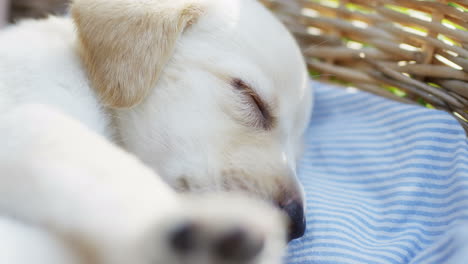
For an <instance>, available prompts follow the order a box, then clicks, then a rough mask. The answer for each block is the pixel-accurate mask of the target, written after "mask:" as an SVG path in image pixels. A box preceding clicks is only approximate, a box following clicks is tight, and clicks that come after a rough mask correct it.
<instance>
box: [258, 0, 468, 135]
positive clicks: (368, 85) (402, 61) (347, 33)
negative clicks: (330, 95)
mask: <svg viewBox="0 0 468 264" xmlns="http://www.w3.org/2000/svg"><path fill="white" fill-rule="evenodd" d="M261 1H262V2H263V3H264V4H265V5H266V6H267V7H269V8H270V9H271V10H273V11H274V12H275V13H276V14H277V16H278V17H279V18H280V19H281V20H282V21H283V22H284V23H285V25H286V26H287V27H288V28H289V29H290V30H291V32H292V33H293V34H294V35H295V37H296V38H297V40H298V42H299V44H300V45H301V48H302V50H303V53H304V55H305V57H306V61H307V64H308V66H309V68H310V70H311V72H312V73H313V74H316V75H319V77H320V79H321V80H325V81H338V82H340V83H341V84H343V85H346V86H353V87H357V88H359V89H362V90H365V91H369V92H372V93H375V94H377V95H380V96H384V97H387V98H390V99H393V100H397V101H400V102H405V103H420V104H424V105H426V106H428V107H434V108H438V109H443V110H445V111H448V112H450V113H452V114H453V115H454V116H455V117H456V118H457V119H458V120H459V121H460V123H461V124H462V125H463V126H464V128H465V130H467V131H468V31H467V29H468V1H467V0H450V1H448V0H419V1H417V0H261Z"/></svg>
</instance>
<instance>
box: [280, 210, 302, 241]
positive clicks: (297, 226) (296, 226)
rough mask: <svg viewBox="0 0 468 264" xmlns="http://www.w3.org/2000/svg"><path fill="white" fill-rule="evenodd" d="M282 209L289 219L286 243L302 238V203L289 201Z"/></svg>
mask: <svg viewBox="0 0 468 264" xmlns="http://www.w3.org/2000/svg"><path fill="white" fill-rule="evenodd" d="M282 209H283V211H284V212H286V214H287V215H288V216H289V219H290V223H289V236H288V241H291V240H293V239H297V238H300V237H302V236H303V235H304V233H305V230H306V221H305V217H304V206H303V203H302V202H300V201H291V202H289V203H287V204H286V205H285V206H283V207H282Z"/></svg>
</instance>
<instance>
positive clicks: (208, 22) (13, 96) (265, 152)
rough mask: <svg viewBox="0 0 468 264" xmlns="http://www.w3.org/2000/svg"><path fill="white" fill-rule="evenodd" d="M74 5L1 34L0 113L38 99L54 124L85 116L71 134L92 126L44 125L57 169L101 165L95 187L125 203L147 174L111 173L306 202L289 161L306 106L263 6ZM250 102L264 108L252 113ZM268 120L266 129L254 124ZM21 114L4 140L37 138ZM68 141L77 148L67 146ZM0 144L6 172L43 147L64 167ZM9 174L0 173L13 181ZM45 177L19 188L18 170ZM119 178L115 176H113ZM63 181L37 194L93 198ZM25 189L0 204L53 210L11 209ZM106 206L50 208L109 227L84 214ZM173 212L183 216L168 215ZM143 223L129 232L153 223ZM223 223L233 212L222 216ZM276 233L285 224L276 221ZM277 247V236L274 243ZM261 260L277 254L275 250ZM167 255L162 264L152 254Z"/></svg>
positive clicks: (248, 0)
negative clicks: (52, 139)
mask: <svg viewBox="0 0 468 264" xmlns="http://www.w3.org/2000/svg"><path fill="white" fill-rule="evenodd" d="M72 13H73V19H71V18H57V17H50V18H48V19H46V20H40V21H24V22H21V23H19V24H18V25H15V26H11V27H8V28H6V29H5V30H2V31H1V32H0V116H1V115H3V114H4V113H7V112H9V111H11V110H12V109H16V108H18V107H21V106H22V105H27V104H31V103H34V104H42V105H47V106H49V107H52V108H54V109H57V111H59V112H62V113H63V115H65V116H66V118H59V120H62V121H63V122H64V124H65V123H68V122H67V121H65V120H66V119H67V120H68V119H70V120H74V121H72V123H80V124H81V125H80V126H79V127H76V129H77V130H79V131H83V128H82V126H84V127H86V129H89V130H90V131H87V130H86V129H85V130H86V131H87V132H84V133H78V132H76V133H74V132H73V131H72V130H73V129H67V128H62V127H61V125H60V124H59V123H60V122H62V121H59V122H57V123H55V124H54V125H53V126H52V127H51V128H48V129H50V130H47V129H46V128H47V127H43V128H42V129H43V130H42V131H47V133H49V132H50V133H51V135H55V136H57V138H58V141H59V142H61V143H59V144H58V145H57V146H56V148H58V149H61V150H60V151H59V152H57V153H59V154H64V155H65V156H66V157H68V158H67V162H66V163H64V164H65V165H69V167H67V166H64V168H62V169H64V170H66V171H67V172H73V171H75V170H77V169H78V168H81V167H84V168H86V167H87V166H90V167H91V168H93V170H91V171H86V172H84V173H83V174H84V175H89V176H88V177H87V178H86V179H88V180H92V179H93V177H97V179H99V176H100V175H101V173H104V175H107V176H106V177H107V180H105V181H103V182H97V183H96V184H97V185H96V186H97V187H96V188H97V189H99V190H101V191H105V190H107V189H109V190H108V191H109V192H111V193H112V195H116V196H120V195H124V196H125V197H127V198H128V199H130V200H132V199H134V198H132V197H130V196H131V195H133V194H134V193H135V192H136V190H137V189H138V188H139V187H144V185H145V184H143V183H142V182H140V184H137V183H135V185H132V178H128V177H124V175H121V174H122V173H124V172H127V174H128V175H140V174H142V175H146V176H144V177H146V178H147V180H148V181H149V178H156V179H157V180H156V181H157V182H159V183H158V184H159V187H157V186H155V189H158V188H162V189H164V190H165V191H164V192H166V191H167V192H172V191H171V190H167V189H168V188H166V187H167V186H166V187H160V186H165V185H164V184H163V183H162V181H163V182H164V183H167V184H169V186H171V187H172V188H173V189H175V190H178V191H184V192H190V193H197V194H198V193H212V192H215V193H217V192H231V191H239V190H241V191H243V192H245V193H247V194H248V196H253V197H255V198H257V199H260V200H264V201H266V202H267V203H268V204H269V205H270V206H275V207H279V206H282V205H285V204H287V203H288V202H290V201H299V202H301V203H302V202H303V201H302V200H303V194H302V188H301V186H300V184H299V183H298V180H297V177H296V162H297V161H298V159H299V158H300V152H301V145H302V144H301V143H302V135H303V133H304V131H305V129H306V127H307V124H308V121H309V118H310V111H311V107H312V95H311V91H310V89H309V88H308V87H309V83H308V78H307V76H308V73H307V70H306V67H305V63H304V60H303V58H302V56H301V53H300V50H299V47H298V46H297V44H296V43H295V41H294V40H293V38H292V36H291V35H290V34H289V33H288V31H287V30H286V29H285V27H284V26H283V25H281V24H280V23H279V22H278V21H277V19H276V18H274V17H273V15H272V14H270V13H269V12H268V11H267V10H266V9H265V8H263V7H262V6H261V5H260V4H259V3H257V2H256V1H254V0H113V1H110V0H94V1H91V0H76V1H74V5H73V10H72ZM240 84H242V85H240ZM244 84H245V85H244ZM253 95H254V96H253ZM256 100H261V101H262V104H263V105H265V106H268V107H264V108H263V109H260V107H259V106H258V102H257V101H256ZM265 109H268V112H269V113H268V115H266V114H265ZM40 113H44V112H40ZM44 115H46V114H45V113H44ZM267 117H269V118H267ZM36 118H38V117H37V116H36ZM266 119H269V120H266ZM36 121H37V120H36ZM267 121H269V122H268V123H269V124H270V123H271V126H262V125H258V124H263V123H267ZM270 121H271V122H270ZM1 122H4V121H1ZM5 122H6V121H5ZM17 122H18V125H19V126H18V127H16V128H15V129H16V130H15V131H18V132H21V131H23V132H24V133H25V134H24V135H25V138H23V141H21V140H20V138H17V137H15V135H14V134H10V135H9V137H7V136H5V134H1V132H2V131H0V135H1V136H0V139H1V140H3V141H6V142H10V143H15V142H19V143H20V142H30V143H31V144H32V145H34V144H35V141H34V139H35V138H36V137H35V136H34V133H32V132H33V131H34V127H33V126H30V125H27V124H25V126H24V127H21V124H22V122H23V121H17ZM24 123H27V122H24ZM38 123H40V122H38ZM10 124H12V123H10ZM44 124H50V123H47V122H45V123H44ZM0 125H2V124H0ZM5 127H6V128H8V127H9V126H5ZM72 127H75V125H73V126H72ZM44 133H45V134H47V133H46V132H44ZM92 133H96V134H98V135H99V136H101V137H104V138H106V139H107V140H108V141H110V142H112V143H115V144H117V145H119V146H120V147H122V148H123V149H124V150H125V151H128V152H129V153H131V155H135V156H136V158H137V159H138V160H139V161H136V160H135V158H132V157H130V156H129V154H123V153H122V152H121V151H120V150H117V148H116V147H115V146H112V147H111V146H110V145H109V143H102V141H103V139H102V138H99V139H96V137H98V136H95V135H93V136H89V141H87V140H85V138H88V136H84V138H83V140H81V139H80V138H81V137H82V135H83V134H86V135H88V134H92ZM27 137H29V138H27ZM7 138H8V139H7ZM75 141H76V142H75ZM33 143H34V144H33ZM22 144H24V146H25V147H24V151H29V150H28V149H27V148H26V146H28V145H27V144H25V143H22ZM81 144H82V145H81ZM62 145H63V146H62ZM99 146H105V147H103V148H104V149H102V148H101V147H99ZM31 148H32V146H31ZM75 148H76V149H79V150H80V152H79V154H77V155H76V156H74V154H73V151H74V149H75ZM12 149H14V148H12ZM2 151H3V150H2ZM31 151H32V149H31ZM62 151H63V152H62ZM2 153H3V156H2V158H0V162H3V164H9V162H10V161H15V162H17V163H15V164H17V166H13V167H8V170H10V169H11V170H18V171H21V169H22V168H23V167H24V168H28V164H29V162H30V161H32V160H34V159H33V157H35V156H36V155H37V156H38V157H41V155H42V154H45V155H46V156H47V155H55V156H52V157H51V158H50V159H48V162H49V163H48V164H49V165H50V166H51V167H54V166H52V165H53V164H60V155H59V154H57V153H55V154H54V153H52V152H50V153H49V148H45V147H44V148H42V149H41V151H40V152H39V153H35V154H34V155H32V156H27V157H24V156H21V155H20V156H17V157H16V158H14V157H9V154H10V153H9V152H8V151H7V152H2ZM33 153H34V152H33ZM86 153H87V154H86ZM119 153H120V154H119ZM87 155H89V157H88V156H87ZM75 159H76V160H75ZM7 161H8V162H7ZM140 161H141V162H143V163H144V164H145V165H146V166H148V167H149V168H150V169H151V171H149V170H148V169H147V168H146V167H144V166H143V165H141V164H140V163H139V162H140ZM82 162H83V163H82ZM12 164H13V163H12ZM126 165H128V169H126ZM101 166H103V168H101ZM132 168H133V169H135V171H134V172H133V171H132ZM143 168H144V169H143ZM94 169H96V170H94ZM39 171H40V170H39ZM153 172H156V174H154V173H153ZM18 173H19V172H18ZM57 173H58V172H54V173H51V174H50V175H52V176H54V175H55V176H56V175H57ZM86 173H89V174H86ZM114 173H115V174H118V175H121V177H122V178H121V179H122V180H123V181H124V182H125V184H122V185H119V184H117V186H115V185H114V183H113V180H112V179H113V178H112V177H113V174H114ZM7 175H8V174H1V176H0V177H1V179H2V180H3V181H7V180H9V179H10V178H9V177H7ZM18 175H21V173H19V174H18ZM41 175H43V174H41ZM45 175H46V176H45V178H41V177H42V176H41V177H39V176H38V175H36V174H35V173H32V172H31V171H30V174H25V175H24V177H25V178H23V180H21V178H19V179H18V181H17V182H16V184H20V185H23V186H29V184H28V183H29V181H30V178H28V177H39V178H38V179H39V180H38V181H44V182H43V186H44V187H45V188H46V189H47V188H53V187H54V186H55V180H60V179H58V178H50V180H46V179H47V178H48V177H52V176H47V175H49V174H47V173H46V174H45ZM118 175H115V176H116V177H117V178H116V180H117V181H118V179H120V178H119V177H120V176H118ZM128 175H127V176H128ZM74 177H76V178H73V181H77V182H78V183H79V181H80V180H79V175H78V176H77V175H75V176H74ZM73 181H72V183H73ZM59 183H60V181H59V182H58V183H57V184H59ZM61 183H62V184H63V187H66V188H69V189H68V190H70V192H65V191H64V192H59V191H58V192H51V196H50V197H53V199H52V198H50V199H48V200H47V201H44V204H48V203H49V202H51V203H52V202H57V201H62V200H63V201H66V200H67V199H70V200H73V201H76V202H77V203H79V204H81V203H83V201H87V202H88V203H89V204H92V203H94V199H95V197H93V196H90V195H88V194H89V193H88V191H89V189H87V188H80V192H78V193H74V195H76V196H74V195H72V194H73V192H72V191H73V188H74V185H73V184H72V183H69V182H68V181H67V182H61ZM68 184H71V185H68ZM153 184H154V183H151V184H148V185H147V186H152V185H153ZM0 185H2V183H0ZM5 186H7V185H5ZM10 186H11V187H15V186H16V185H15V184H12V185H10ZM89 186H94V183H92V184H90V185H89ZM104 186H106V187H104ZM132 186H133V187H132ZM0 188H1V187H0ZM31 188H32V187H31ZM66 188H65V189H64V190H66ZM93 188H94V187H93ZM127 188H128V189H127ZM132 188H133V189H132ZM4 190H6V191H8V190H9V189H4ZM12 190H17V191H20V190H19V189H14V188H12ZM33 190H34V189H33ZM54 190H55V189H54ZM150 190H151V188H148V189H147V190H145V191H144V192H143V193H144V195H149V196H150V197H152V195H153V194H150V193H151V191H150ZM158 190H159V189H158ZM130 194H131V195H130ZM154 195H157V194H154ZM1 196H2V193H1V192H0V198H1ZM172 196H176V195H175V194H171V195H168V196H163V197H160V198H157V199H156V198H154V197H153V198H151V199H154V202H157V203H158V208H157V209H158V210H156V212H152V211H151V214H153V213H154V214H155V215H156V216H157V218H158V219H159V217H161V216H162V215H164V217H163V219H169V218H166V217H165V215H166V214H165V213H164V212H165V211H164V210H166V209H164V210H163V209H162V208H159V205H161V206H165V205H167V206H168V207H169V208H167V210H169V211H173V210H175V211H178V210H176V207H177V206H176V204H174V203H172V202H171V201H172V200H173V199H175V198H170V197H172ZM27 197H28V196H24V197H23V196H22V197H20V198H21V199H23V200H14V199H12V200H9V199H5V200H4V202H5V203H4V204H3V205H4V206H6V207H4V208H8V210H16V209H17V210H20V212H21V213H24V214H25V216H24V217H25V218H28V217H30V216H31V217H32V218H33V220H34V219H36V220H37V221H39V222H40V219H41V216H42V215H45V216H50V215H49V214H48V213H44V214H42V213H43V212H40V211H36V210H37V209H36V208H35V207H34V206H31V207H24V208H23V209H24V210H23V209H21V207H19V208H16V207H15V206H14V204H16V203H19V204H24V205H27V204H28V202H30V201H31V200H28V198H27ZM168 197H169V198H168ZM20 198H18V199H20ZM39 198H40V197H39ZM127 198H125V199H127ZM15 199H16V198H15ZM31 199H34V198H31ZM54 199H56V200H57V201H55V200H54ZM119 199H120V198H119ZM130 200H129V201H130ZM156 200H157V201H156ZM175 200H177V199H175ZM220 200H221V201H224V200H223V199H220ZM235 200H236V199H235ZM162 201H164V202H162ZM165 201H168V202H165ZM96 202H97V201H96ZM237 203H239V205H238V206H236V208H237V207H238V208H242V207H243V206H242V204H244V203H246V202H245V201H240V202H232V204H237ZM247 203H248V202H247ZM138 204H139V202H138V199H137V200H136V201H135V200H132V202H129V203H128V204H126V205H125V206H126V207H124V208H119V207H112V206H111V209H112V208H113V209H115V211H114V213H117V212H121V210H123V209H125V210H126V209H130V211H132V210H139V209H137V208H136V209H131V208H130V207H133V206H138ZM151 204H152V203H151ZM225 204H227V202H226V203H225ZM59 205H60V204H58V207H60V208H66V206H63V205H60V206H59ZM75 206H76V205H75ZM106 206H107V204H101V206H99V203H97V205H96V207H92V206H91V207H90V208H85V209H86V210H88V209H89V210H90V211H88V213H86V214H84V215H86V217H89V219H90V220H89V221H90V222H84V223H82V222H80V221H81V218H80V219H79V220H80V221H78V220H77V219H74V218H70V215H69V214H67V213H66V212H68V211H59V212H58V213H56V214H52V215H53V216H57V217H63V218H60V219H61V220H57V221H56V219H55V220H54V219H52V220H53V221H52V220H51V221H52V222H54V221H55V222H56V223H57V224H67V223H69V222H70V223H73V224H77V225H78V226H74V227H72V229H74V230H80V228H82V226H80V225H81V224H87V223H91V224H94V223H98V224H99V225H100V228H101V227H102V228H110V229H112V228H119V227H120V226H119V225H120V224H124V223H120V222H118V223H116V225H115V226H112V225H111V226H109V227H107V226H106V224H112V223H109V222H108V221H107V222H106V221H103V220H102V219H100V218H99V217H98V218H95V217H97V216H94V214H95V213H96V214H97V215H98V216H99V212H100V211H101V210H103V211H105V208H106ZM194 207H196V208H201V207H203V206H201V205H200V204H199V205H197V206H194ZM212 207H213V211H212V213H209V212H205V213H206V214H207V215H209V216H213V215H216V214H224V213H225V212H224V210H225V208H224V204H219V203H214V204H213V205H212ZM218 207H219V208H218ZM41 208H42V207H41ZM98 209H99V210H98ZM1 210H2V209H1V208H0V213H1ZM5 210H6V209H5ZM21 210H23V211H21ZM93 210H94V211H93ZM125 210H124V211H125ZM270 210H273V211H274V209H273V208H270ZM185 211H188V210H185ZM200 211H202V210H200ZM258 211H259V212H260V213H258V214H257V213H256V212H257V209H256V208H255V207H252V208H250V207H249V208H246V209H245V210H244V211H243V210H233V212H235V213H238V216H235V215H231V214H227V213H226V215H229V216H230V217H232V218H237V217H239V218H238V219H240V221H241V220H242V221H243V223H244V222H255V221H258V220H255V219H256V218H258V219H265V218H266V217H267V216H268V214H269V212H268V210H258ZM246 212H248V213H246ZM36 213H37V215H36ZM205 213H204V214H205ZM270 213H271V212H270ZM193 214H194V215H198V214H197V213H195V212H193ZM263 214H265V215H263ZM156 216H155V217H156ZM198 216H200V215H198ZM253 216H255V217H253ZM100 217H103V216H102V215H101V216H100ZM178 217H181V219H183V218H184V217H182V216H177V217H174V218H170V219H179V218H178ZM200 217H201V216H200ZM105 218H106V219H105V220H109V219H112V220H114V218H117V217H110V218H107V217H105ZM143 218H144V217H143ZM143 218H142V219H143ZM145 219H146V220H145V224H144V225H141V227H139V228H143V227H144V226H145V225H150V223H149V222H153V221H152V220H151V221H149V220H148V219H149V218H145ZM155 221H156V219H155ZM158 221H159V220H158ZM55 222H54V223H55ZM110 222H112V221H110ZM156 222H157V221H156ZM130 223H131V222H130ZM219 223H220V224H226V223H229V221H228V219H226V218H223V217H221V218H220V219H219ZM54 225H55V224H54ZM124 225H125V224H124ZM136 226H139V225H136ZM276 226H278V225H276ZM125 227H128V226H125ZM19 228H20V229H21V227H19ZM268 228H269V227H268ZM268 228H267V229H268ZM280 229H281V230H280V231H279V232H282V233H284V231H285V230H286V227H285V226H283V228H280ZM249 230H254V229H252V228H250V229H249ZM268 230H270V231H271V229H268ZM46 233H47V232H46ZM88 234H89V236H90V237H91V236H92V237H93V238H92V239H91V240H93V239H94V237H98V235H97V234H99V232H97V229H94V230H93V231H90V232H89V233H88ZM278 237H279V236H278ZM99 239H100V238H98V243H94V242H92V243H91V244H92V246H91V248H96V247H99V245H100V244H101V243H102V244H106V243H108V242H109V243H111V244H112V241H114V240H112V241H107V240H106V241H101V240H99ZM73 241H74V240H73ZM115 241H119V239H118V238H116V239H115ZM275 243H278V244H282V243H283V241H281V239H279V241H277V242H275ZM85 244H88V243H85ZM125 247H126V246H123V248H125ZM122 252H125V250H122ZM265 252H267V251H265ZM125 254H126V253H125ZM130 255H132V254H130V253H129V256H130ZM210 257H211V256H207V257H206V258H208V259H209V258H210ZM264 257H266V258H265V259H273V260H275V261H279V259H278V255H276V254H271V256H269V255H268V254H267V255H264ZM202 259H203V258H202ZM273 260H271V262H268V261H266V260H264V258H261V259H259V261H260V262H259V263H262V264H263V263H268V264H270V263H275V262H274V261H273ZM167 263H170V262H164V261H163V262H160V264H167ZM183 263H185V262H183ZM189 263H190V264H198V263H201V264H207V263H209V262H203V261H201V262H200V261H199V262H196V261H194V262H189ZM216 264H219V263H216Z"/></svg>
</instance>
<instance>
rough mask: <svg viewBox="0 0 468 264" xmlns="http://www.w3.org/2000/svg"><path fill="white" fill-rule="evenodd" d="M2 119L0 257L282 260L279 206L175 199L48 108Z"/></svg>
mask: <svg viewBox="0 0 468 264" xmlns="http://www.w3.org/2000/svg"><path fill="white" fill-rule="evenodd" d="M0 121H1V122H0V136H1V138H2V140H3V144H2V148H0V236H1V237H2V239H0V263H5V264H6V263H8V264H31V263H38V264H120V263H122V264H128V263H132V264H188V263H190V264H278V263H280V261H281V252H282V251H283V249H284V246H285V241H286V233H285V232H284V231H285V230H284V228H283V226H284V225H285V224H286V221H285V219H284V218H283V216H282V214H280V213H279V210H277V209H274V208H272V207H271V206H267V205H266V204H264V203H261V202H259V201H257V200H253V201H251V200H249V199H247V198H246V197H237V196H234V194H232V195H227V194H211V195H206V196H204V195H202V196H197V197H190V198H187V197H182V196H180V195H178V194H176V193H175V191H174V190H173V189H172V188H170V187H169V186H168V185H167V184H166V183H164V182H163V181H162V179H160V177H159V176H158V175H156V174H154V172H153V171H152V170H151V169H150V168H147V167H145V166H144V165H143V164H141V162H140V161H138V160H137V159H135V158H134V157H133V156H132V155H130V154H128V153H126V152H124V151H122V150H120V149H119V148H117V147H115V146H114V145H112V144H110V143H109V142H108V141H107V140H105V139H104V138H102V137H101V136H99V135H96V134H95V133H93V132H92V131H90V130H89V129H88V128H86V127H85V126H83V124H81V123H79V122H76V121H75V120H72V119H71V118H69V117H67V116H65V115H63V114H60V113H59V112H57V111H55V110H53V109H51V108H49V107H44V106H40V105H24V106H20V107H17V108H15V109H13V110H10V111H8V112H7V113H6V114H2V115H1V116H0ZM90 149H92V151H89V150H90ZM226 204H229V206H226Z"/></svg>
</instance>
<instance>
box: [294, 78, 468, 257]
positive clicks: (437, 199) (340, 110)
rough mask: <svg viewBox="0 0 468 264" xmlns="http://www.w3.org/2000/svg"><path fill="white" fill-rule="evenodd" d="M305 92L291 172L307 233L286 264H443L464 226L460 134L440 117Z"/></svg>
mask: <svg viewBox="0 0 468 264" xmlns="http://www.w3.org/2000/svg"><path fill="white" fill-rule="evenodd" d="M314 86H316V94H315V97H316V104H315V109H314V114H313V117H312V122H311V124H310V127H309V130H308V133H307V138H306V141H305V144H306V146H305V153H304V158H303V160H302V161H301V162H300V168H298V171H299V173H300V175H299V176H300V179H301V181H302V182H303V185H304V188H305V190H306V198H307V222H308V228H307V232H306V235H305V237H304V238H302V239H301V240H298V241H293V242H292V243H291V248H290V252H289V256H288V257H287V263H288V264H312V263H321V264H329V263H333V264H339V263H347V264H350V263H351V264H352V263H395V264H406V263H444V261H445V260H447V259H449V258H450V257H451V256H452V255H453V254H454V252H455V248H456V244H455V243H456V241H455V240H454V239H452V238H451V234H452V232H450V230H451V229H452V228H454V227H455V226H456V225H458V224H459V223H461V222H464V221H468V147H467V142H468V141H467V139H466V136H465V134H464V131H463V129H462V128H461V126H460V125H459V124H458V122H457V121H456V120H455V119H454V118H453V117H452V116H450V115H448V114H446V113H444V112H439V111H435V110H429V109H424V108H422V107H419V106H412V105H404V104H399V103H395V102H391V101H388V100H385V99H383V98H379V97H376V96H373V95H369V94H366V93H362V92H357V93H349V91H347V90H344V89H341V88H335V87H331V86H328V85H323V84H317V83H315V84H314ZM466 259H468V255H467V258H465V259H464V260H466Z"/></svg>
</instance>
